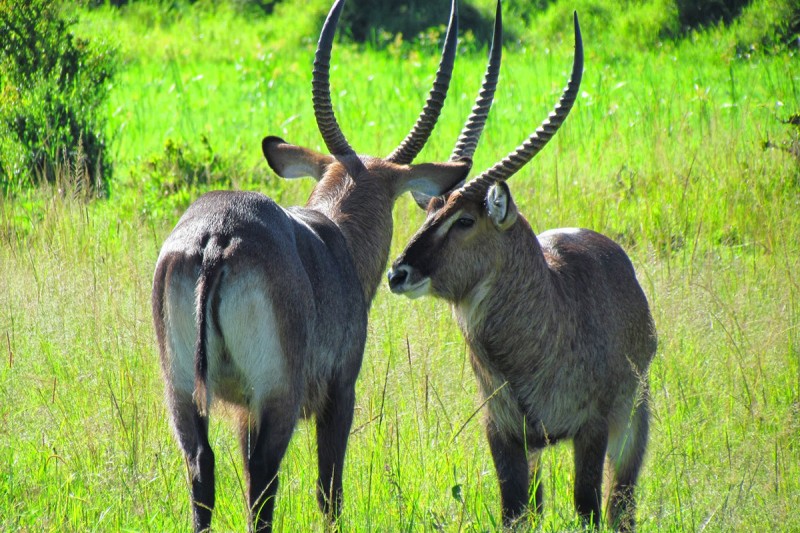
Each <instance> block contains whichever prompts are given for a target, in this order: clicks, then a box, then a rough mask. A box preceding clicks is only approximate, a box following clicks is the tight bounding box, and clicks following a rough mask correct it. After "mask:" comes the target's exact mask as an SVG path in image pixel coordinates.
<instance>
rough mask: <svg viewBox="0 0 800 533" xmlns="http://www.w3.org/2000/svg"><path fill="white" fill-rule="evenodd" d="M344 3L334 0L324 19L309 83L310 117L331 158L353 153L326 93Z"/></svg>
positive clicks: (342, 0)
mask: <svg viewBox="0 0 800 533" xmlns="http://www.w3.org/2000/svg"><path fill="white" fill-rule="evenodd" d="M344 1H345V0H337V1H336V2H335V3H334V4H333V7H331V10H330V12H329V13H328V18H326V19H325V24H324V25H323V26H322V33H320V36H319V43H318V44H317V51H316V53H315V54H314V72H313V79H312V81H311V86H312V91H311V92H312V100H313V102H314V116H315V117H316V118H317V127H318V128H319V132H320V134H322V139H323V140H324V141H325V145H326V146H327V147H328V151H329V152H330V153H331V154H332V155H334V156H355V155H356V153H355V151H354V150H353V149H352V148H351V147H350V144H349V143H348V142H347V139H346V138H345V136H344V134H343V133H342V130H341V128H340V127H339V123H338V122H336V117H335V116H334V114H333V105H332V104H331V90H330V78H329V72H330V61H331V47H332V46H333V37H334V35H335V34H336V26H337V24H338V22H339V15H340V14H341V13H342V7H343V6H344Z"/></svg>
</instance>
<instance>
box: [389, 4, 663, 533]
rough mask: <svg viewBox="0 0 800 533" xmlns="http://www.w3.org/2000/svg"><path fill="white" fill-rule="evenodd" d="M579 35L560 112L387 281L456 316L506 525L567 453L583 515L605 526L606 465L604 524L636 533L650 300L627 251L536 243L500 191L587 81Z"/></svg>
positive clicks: (584, 238) (444, 211) (442, 217)
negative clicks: (548, 462)
mask: <svg viewBox="0 0 800 533" xmlns="http://www.w3.org/2000/svg"><path fill="white" fill-rule="evenodd" d="M574 27H575V57H574V61H573V66H572V73H571V76H570V80H569V82H568V84H567V86H566V88H565V90H564V93H563V95H562V96H561V98H560V100H559V102H558V104H557V105H556V107H555V110H554V112H553V113H551V114H550V116H549V117H548V119H547V120H545V121H544V123H543V124H542V126H541V127H540V128H539V129H537V131H536V132H535V133H533V134H532V135H531V136H530V137H529V138H528V139H527V140H526V141H525V142H524V143H523V144H522V145H520V146H519V147H518V148H517V149H516V150H515V151H513V152H512V153H510V154H509V155H508V156H507V157H506V158H505V159H503V160H501V161H500V162H498V163H497V164H495V165H494V166H493V167H492V168H490V169H488V170H486V171H485V172H484V173H482V174H481V175H479V176H477V177H476V178H474V179H472V180H471V181H469V182H468V183H466V184H465V185H463V186H461V187H459V188H457V189H456V190H454V191H451V192H449V193H448V194H446V195H445V196H444V197H443V198H434V199H431V201H430V205H429V206H428V215H427V219H426V221H425V223H424V225H423V226H422V227H421V228H420V229H419V231H417V233H416V234H415V235H414V236H413V237H412V239H411V241H410V243H409V244H408V246H407V247H406V249H405V250H404V251H403V252H402V254H401V255H400V257H399V258H398V259H397V260H396V261H395V262H394V264H393V266H392V268H391V270H390V271H389V273H388V278H389V285H390V288H391V290H392V291H393V292H395V293H397V294H405V295H406V296H409V297H411V298H416V297H418V296H421V295H424V294H431V295H433V296H437V297H439V298H443V299H445V300H447V301H448V302H450V304H451V306H452V308H453V311H454V315H455V318H456V320H457V322H458V325H459V327H460V328H461V331H462V333H463V334H464V337H465V338H466V342H467V344H468V346H469V351H470V360H471V364H472V367H473V370H474V371H475V374H476V376H477V379H478V382H479V387H480V390H481V394H482V396H483V398H484V400H485V402H486V403H485V405H486V414H487V416H486V434H487V436H488V440H489V447H490V449H491V453H492V458H493V460H494V465H495V469H496V471H497V476H498V480H499V484H500V493H501V500H502V511H503V521H504V523H505V524H507V525H510V524H514V523H516V522H517V521H518V520H519V519H520V517H523V516H524V515H525V513H526V511H527V509H528V506H529V502H531V499H532V500H533V506H534V510H535V511H536V512H537V513H540V512H541V510H542V486H541V484H540V474H539V468H538V459H539V456H540V454H541V451H542V450H543V448H544V447H546V446H547V445H550V444H553V443H555V442H557V441H559V440H562V439H571V440H572V442H573V446H574V456H575V485H574V498H575V506H576V508H577V511H578V513H579V515H580V516H581V517H582V519H584V520H585V521H586V522H589V523H593V524H594V525H595V526H597V525H598V523H599V519H600V508H601V499H602V496H601V482H602V477H603V467H604V461H605V456H606V455H608V457H609V460H610V464H611V466H612V468H613V473H614V478H613V486H612V487H611V492H610V497H609V502H608V506H609V521H610V523H611V524H612V526H613V527H618V528H621V529H632V528H633V526H634V515H635V504H634V487H635V485H636V481H637V477H638V474H639V470H640V468H641V466H642V461H643V457H644V453H645V448H646V446H647V437H648V420H649V409H648V368H649V365H650V361H651V360H652V358H653V356H654V354H655V351H656V333H655V326H654V323H653V319H652V317H651V314H650V310H649V307H648V303H647V299H646V297H645V295H644V293H643V291H642V289H641V287H640V286H639V283H638V282H637V280H636V275H635V273H634V269H633V266H632V264H631V261H630V260H629V258H628V256H627V255H626V254H625V252H624V251H623V250H622V248H621V247H620V246H619V245H618V244H616V243H615V242H613V241H612V240H611V239H609V238H607V237H605V236H603V235H600V234H599V233H595V232H593V231H590V230H587V229H558V230H551V231H547V232H545V233H541V234H540V235H539V236H538V237H537V236H536V235H535V234H534V232H533V230H532V229H531V227H530V225H529V224H528V222H527V221H526V220H525V218H524V217H523V216H522V215H520V214H519V213H518V211H517V208H516V206H515V204H514V201H513V200H512V198H511V193H510V191H509V188H508V186H507V184H506V183H505V180H507V179H508V178H509V177H511V176H512V175H513V174H514V173H516V172H517V171H518V170H519V169H520V168H522V167H523V166H524V165H525V164H527V163H528V162H529V161H530V160H531V159H532V158H533V157H534V155H536V153H538V152H539V150H541V148H542V147H543V146H544V145H545V144H546V143H547V141H549V140H550V138H552V136H553V135H554V134H555V133H556V131H557V130H558V128H559V126H560V125H561V124H562V123H563V122H564V120H565V119H566V117H567V115H568V113H569V111H570V109H571V108H572V105H573V103H574V101H575V98H576V95H577V93H578V88H579V86H580V80H581V76H582V71H583V45H582V41H581V34H580V27H579V25H578V19H577V14H576V15H575V18H574ZM462 155H467V156H470V155H471V152H470V153H467V154H462Z"/></svg>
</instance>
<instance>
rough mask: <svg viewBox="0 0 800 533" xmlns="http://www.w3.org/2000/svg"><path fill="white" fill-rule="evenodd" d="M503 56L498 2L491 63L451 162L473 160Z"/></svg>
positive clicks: (500, 16) (501, 25)
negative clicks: (463, 159)
mask: <svg viewBox="0 0 800 533" xmlns="http://www.w3.org/2000/svg"><path fill="white" fill-rule="evenodd" d="M502 55H503V13H502V7H501V5H500V0H497V11H496V13H495V16H494V34H493V35H492V45H491V48H490V49H489V63H488V64H487V65H486V73H485V74H484V75H483V83H482V84H481V90H480V92H478V96H477V98H476V99H475V105H474V106H473V108H472V113H470V115H469V118H468V119H467V121H466V123H464V128H463V129H462V130H461V135H459V137H458V140H457V141H456V146H455V148H454V149H453V153H452V154H451V155H450V160H451V161H454V160H456V159H462V158H465V157H466V158H470V159H471V158H472V155H473V154H474V153H475V149H476V148H477V147H478V141H479V140H480V138H481V134H482V133H483V128H484V126H485V125H486V119H487V118H488V117H489V111H490V110H491V108H492V101H493V100H494V92H495V89H497V79H498V76H499V74H500V60H501V59H502Z"/></svg>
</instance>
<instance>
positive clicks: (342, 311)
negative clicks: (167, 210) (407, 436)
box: [152, 0, 485, 531]
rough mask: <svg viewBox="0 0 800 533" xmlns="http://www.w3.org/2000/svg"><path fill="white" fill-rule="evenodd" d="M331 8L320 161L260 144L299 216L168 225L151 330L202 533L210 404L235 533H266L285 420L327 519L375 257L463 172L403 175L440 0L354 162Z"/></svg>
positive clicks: (210, 479)
mask: <svg viewBox="0 0 800 533" xmlns="http://www.w3.org/2000/svg"><path fill="white" fill-rule="evenodd" d="M343 5H344V0H336V2H335V3H334V4H333V6H332V7H331V10H330V12H329V13H328V17H327V19H326V21H325V23H324V25H323V28H322V32H321V34H320V38H319V42H318V46H317V50H316V54H315V60H314V69H313V80H312V87H313V91H312V96H313V98H312V100H313V107H314V114H315V118H316V122H317V126H318V129H319V131H320V134H321V136H322V138H323V140H324V142H325V145H326V147H327V149H328V151H329V152H330V155H327V154H323V153H318V152H316V151H313V150H311V149H308V148H303V147H300V146H295V145H292V144H289V143H287V142H286V141H284V140H283V139H281V138H279V137H274V136H268V137H266V138H264V139H263V141H262V151H263V153H264V156H265V158H266V160H267V163H268V164H269V166H270V167H271V168H272V170H274V171H275V173H276V174H278V175H279V176H280V177H283V178H287V179H291V178H298V177H305V176H309V177H313V178H314V179H316V180H317V183H316V185H315V187H314V189H313V191H312V193H311V195H310V197H309V198H308V201H307V203H306V205H305V206H304V207H290V208H283V207H281V206H279V205H278V204H276V203H275V202H274V201H273V200H271V199H270V198H268V197H266V196H264V195H262V194H259V193H255V192H235V191H215V192H209V193H207V194H205V195H204V196H202V197H200V198H199V199H198V200H197V201H195V202H194V203H193V204H192V205H191V206H189V208H188V209H187V210H186V212H185V213H184V214H183V216H182V217H181V218H180V220H179V221H178V223H177V225H176V226H175V228H174V230H173V231H172V233H171V234H170V235H169V236H168V237H167V239H166V241H165V242H164V244H163V246H162V248H161V251H160V254H159V257H158V261H157V263H156V267H155V274H154V279H153V293H152V307H153V320H154V325H155V331H156V337H157V341H158V348H159V352H160V358H161V367H162V374H163V378H164V381H165V396H166V403H167V408H168V411H169V415H170V419H171V424H172V426H173V430H174V433H175V436H176V440H177V441H178V444H179V446H180V448H181V449H182V451H183V454H184V456H185V459H186V462H187V466H188V472H189V480H190V484H191V502H192V509H193V525H194V529H195V530H197V531H202V530H207V529H209V528H210V524H211V518H212V510H213V508H214V502H215V492H214V462H215V461H214V453H213V450H212V449H211V446H210V444H209V439H208V427H209V414H210V408H211V406H212V403H213V402H214V401H215V400H216V401H218V402H221V403H224V404H227V405H229V406H231V409H229V411H232V412H233V413H234V414H235V418H236V419H237V421H238V429H239V440H240V446H241V451H242V455H243V458H244V471H245V477H246V481H247V486H248V497H249V509H250V521H251V527H253V528H254V529H256V530H259V531H261V530H264V531H268V530H271V527H272V521H273V511H274V505H275V496H276V494H277V490H278V470H279V466H280V463H281V460H282V458H283V456H284V453H285V451H286V448H287V446H288V444H289V441H290V439H291V436H292V433H293V431H294V428H295V426H296V424H297V423H298V421H299V420H300V419H301V418H307V417H310V416H313V417H314V419H315V422H316V440H317V455H318V457H317V460H318V468H319V471H318V480H317V484H316V495H317V501H318V504H319V507H320V509H321V511H322V512H323V513H324V514H325V516H326V517H327V518H328V520H330V521H331V522H334V523H335V522H336V520H337V519H338V517H339V515H340V511H341V506H342V499H343V496H342V471H343V467H344V458H345V449H346V446H347V439H348V435H349V432H350V427H351V424H352V420H353V408H354V403H355V381H356V378H357V376H358V373H359V370H360V367H361V363H362V359H363V355H364V346H365V342H366V337H367V316H368V312H369V308H370V304H371V302H372V299H373V297H374V296H375V292H376V290H377V287H378V285H379V284H380V281H381V279H382V277H383V272H384V270H385V268H386V264H387V261H388V259H389V249H390V244H391V238H392V207H393V205H394V202H395V200H396V199H397V198H398V197H399V196H400V195H401V194H403V193H404V192H406V191H417V192H419V193H420V194H424V195H438V194H442V193H443V192H445V191H447V190H450V189H452V188H453V187H454V186H455V185H456V184H457V183H459V182H460V181H463V179H464V178H465V177H466V175H467V173H468V171H469V169H470V166H471V163H470V161H468V160H451V161H447V162H443V163H426V164H416V165H412V164H411V163H412V161H413V160H414V158H415V157H416V156H417V155H418V154H419V152H420V151H421V150H422V148H423V146H424V145H425V143H426V142H427V140H428V138H429V136H430V134H431V131H432V130H433V128H434V126H435V124H436V121H437V119H438V117H439V114H440V111H441V108H442V106H443V104H444V100H445V97H446V95H447V89H448V86H449V81H450V76H451V72H452V69H453V64H454V59H455V52H456V44H457V43H456V39H457V31H458V30H457V24H458V15H457V5H456V0H452V2H451V14H450V19H449V24H448V29H447V33H446V37H445V43H444V46H443V51H442V56H441V59H440V63H439V67H438V70H437V74H436V77H435V80H434V83H433V88H432V89H431V91H430V93H429V98H428V100H427V102H426V105H425V107H424V108H423V111H422V112H421V114H420V116H419V118H418V120H417V122H416V124H415V125H414V127H413V128H412V130H411V131H410V132H409V134H408V135H407V137H406V138H405V139H404V140H403V141H402V142H401V144H400V145H399V146H398V147H397V148H396V149H395V150H394V151H393V152H392V153H391V154H389V155H388V156H387V157H385V158H377V157H368V156H359V155H357V154H356V152H355V151H354V150H353V148H352V147H351V146H350V144H349V143H348V141H347V139H346V137H345V136H344V134H343V132H342V130H341V128H340V127H339V125H338V123H337V121H336V118H335V116H334V112H333V107H332V103H331V96H330V84H329V70H330V57H331V48H332V44H333V38H334V35H335V32H336V27H337V24H338V20H339V15H340V13H341V11H342V7H343ZM478 107H480V106H478ZM483 112H485V107H484V108H481V109H479V111H478V112H477V115H480V114H481V113H483Z"/></svg>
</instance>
